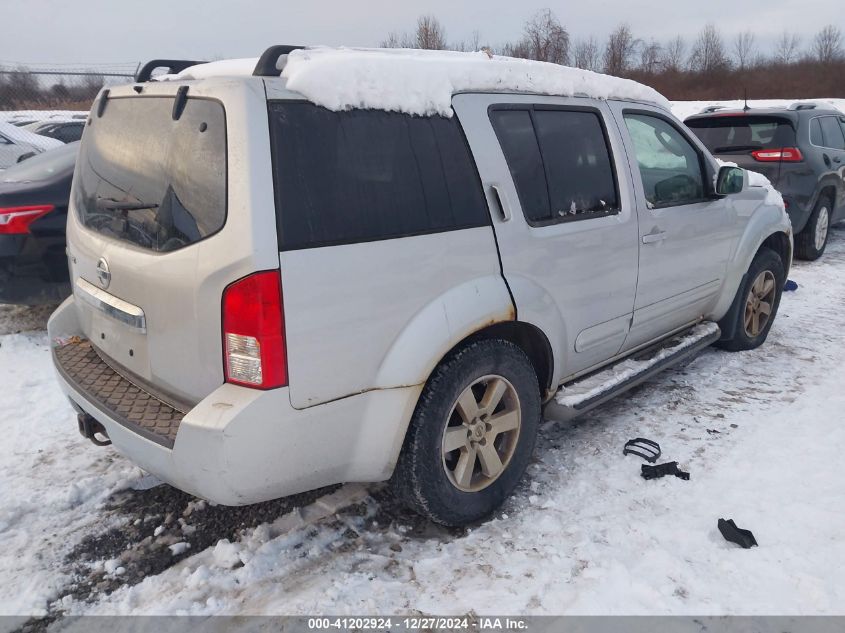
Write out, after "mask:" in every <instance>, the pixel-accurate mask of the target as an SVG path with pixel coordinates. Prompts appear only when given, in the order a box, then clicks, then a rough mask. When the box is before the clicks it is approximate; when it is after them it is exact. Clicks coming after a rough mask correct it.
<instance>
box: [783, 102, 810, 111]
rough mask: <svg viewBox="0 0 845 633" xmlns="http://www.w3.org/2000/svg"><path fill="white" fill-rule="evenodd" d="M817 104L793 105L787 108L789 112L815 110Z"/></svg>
mask: <svg viewBox="0 0 845 633" xmlns="http://www.w3.org/2000/svg"><path fill="white" fill-rule="evenodd" d="M816 107H817V104H815V103H793V104H792V105H791V106H789V109H790V110H815V109H816Z"/></svg>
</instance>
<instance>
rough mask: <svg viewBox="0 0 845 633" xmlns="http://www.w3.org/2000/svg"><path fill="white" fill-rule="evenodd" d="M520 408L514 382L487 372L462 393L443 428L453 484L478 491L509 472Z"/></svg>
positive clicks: (447, 468)
mask: <svg viewBox="0 0 845 633" xmlns="http://www.w3.org/2000/svg"><path fill="white" fill-rule="evenodd" d="M521 424H522V410H521V408H520V404H519V396H518V395H517V393H516V389H515V388H514V386H513V385H512V384H511V383H510V382H509V381H508V380H507V379H506V378H503V377H501V376H483V377H481V378H479V379H478V380H476V381H475V382H473V383H472V384H471V385H470V386H468V387H467V388H466V389H464V390H463V391H462V392H461V395H460V396H458V399H457V400H456V401H455V403H454V404H453V405H452V409H451V412H450V414H449V419H448V420H447V423H446V426H445V428H444V429H443V440H442V443H441V446H442V449H441V455H442V461H443V468H444V470H445V471H446V475H447V476H448V478H449V481H450V482H451V483H452V485H453V486H455V487H456V488H458V489H459V490H462V491H463V492H478V491H479V490H483V489H484V488H486V487H487V486H489V485H490V484H492V483H493V482H494V481H496V479H498V478H499V476H500V475H501V474H502V473H503V472H504V471H505V469H506V468H507V466H508V463H509V462H510V460H511V458H512V457H513V454H514V451H515V450H516V446H517V442H518V441H519V431H520V427H521Z"/></svg>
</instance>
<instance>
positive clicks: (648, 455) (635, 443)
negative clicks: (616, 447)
mask: <svg viewBox="0 0 845 633" xmlns="http://www.w3.org/2000/svg"><path fill="white" fill-rule="evenodd" d="M622 454H623V455H629V454H630V455H636V456H637V457H642V458H643V459H644V460H646V461H647V462H651V463H652V464H653V463H654V462H656V461H657V458H658V457H660V444H658V443H657V442H654V441H652V440H647V439H646V438H644V437H635V438H634V439H633V440H628V441H627V442H625V448H623V449H622Z"/></svg>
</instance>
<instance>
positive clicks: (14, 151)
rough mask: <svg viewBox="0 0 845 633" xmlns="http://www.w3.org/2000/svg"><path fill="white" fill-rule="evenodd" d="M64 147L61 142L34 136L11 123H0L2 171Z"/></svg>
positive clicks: (0, 164) (0, 160) (0, 163)
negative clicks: (29, 158) (25, 160)
mask: <svg viewBox="0 0 845 633" xmlns="http://www.w3.org/2000/svg"><path fill="white" fill-rule="evenodd" d="M62 145H64V143H62V142H61V141H58V140H56V139H54V138H48V137H46V136H40V135H38V134H33V133H32V132H30V131H29V130H24V129H21V128H19V127H16V126H15V125H12V124H11V123H6V122H3V121H0V170H3V169H6V168H7V167H11V166H12V165H14V164H15V163H17V162H20V161H21V160H23V159H25V158H28V157H29V156H34V155H35V154H40V153H41V152H45V151H47V150H48V149H53V148H54V147H61V146H62Z"/></svg>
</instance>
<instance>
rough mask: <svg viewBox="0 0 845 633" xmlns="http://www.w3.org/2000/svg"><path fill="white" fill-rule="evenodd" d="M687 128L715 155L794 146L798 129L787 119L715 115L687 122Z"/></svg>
mask: <svg viewBox="0 0 845 633" xmlns="http://www.w3.org/2000/svg"><path fill="white" fill-rule="evenodd" d="M687 126H688V127H689V128H690V129H692V131H693V132H695V134H696V136H698V138H700V139H701V142H702V143H704V145H706V146H707V149H709V150H710V151H711V152H712V153H714V154H742V153H748V152H753V151H755V150H759V149H780V148H782V147H794V146H795V129H794V128H793V127H792V123H791V122H790V120H789V119H786V118H784V117H776V116H733V115H730V116H725V115H716V116H713V117H707V118H703V119H694V120H692V121H688V122H687Z"/></svg>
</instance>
